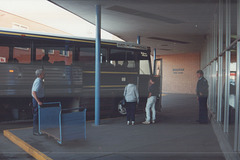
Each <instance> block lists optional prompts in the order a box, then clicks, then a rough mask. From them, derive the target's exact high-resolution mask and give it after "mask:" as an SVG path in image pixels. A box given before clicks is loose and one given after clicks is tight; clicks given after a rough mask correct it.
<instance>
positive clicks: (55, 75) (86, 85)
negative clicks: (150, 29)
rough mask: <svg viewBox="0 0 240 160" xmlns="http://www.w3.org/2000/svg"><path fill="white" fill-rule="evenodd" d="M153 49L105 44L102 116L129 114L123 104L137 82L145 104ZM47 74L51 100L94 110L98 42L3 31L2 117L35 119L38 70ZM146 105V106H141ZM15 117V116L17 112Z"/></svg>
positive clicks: (0, 58) (0, 55)
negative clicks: (33, 104)
mask: <svg viewBox="0 0 240 160" xmlns="http://www.w3.org/2000/svg"><path fill="white" fill-rule="evenodd" d="M150 53H151V50H150V47H146V46H142V45H139V44H135V43H127V42H121V41H107V40H103V41H102V42H101V55H100V67H101V69H100V70H101V72H100V73H101V74H100V96H101V98H100V103H101V111H103V110H108V111H111V114H122V115H124V114H126V109H125V108H124V107H123V106H122V105H121V104H120V103H119V102H120V101H121V100H122V99H123V91H124V87H125V86H126V85H127V82H128V79H129V78H134V79H135V83H136V85H137V87H138V90H139V93H140V105H139V106H144V105H145V101H146V98H147V96H148V90H147V84H148V80H149V76H151V75H152V65H151V61H150ZM39 68H42V69H44V71H45V73H46V76H45V79H44V85H45V97H46V101H60V102H61V103H62V106H63V107H75V106H77V107H79V106H81V107H86V108H88V110H89V111H90V110H91V109H92V110H93V109H94V89H95V86H94V85H95V79H94V77H95V40H94V39H89V38H80V37H74V36H71V37H70V36H63V35H55V34H45V33H44V34H43V33H36V32H30V31H24V32H22V31H15V30H6V29H0V76H1V78H0V102H1V103H0V114H1V115H0V117H2V118H0V119H1V120H2V121H3V120H7V119H9V118H10V117H11V115H8V114H10V113H12V112H17V114H16V113H15V116H13V119H26V118H29V116H30V115H31V87H32V83H33V81H34V79H35V78H36V77H35V70H36V69H39ZM141 104H142V105H141ZM12 115H14V113H12Z"/></svg>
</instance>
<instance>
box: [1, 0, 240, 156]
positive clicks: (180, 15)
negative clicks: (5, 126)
mask: <svg viewBox="0 0 240 160" xmlns="http://www.w3.org/2000/svg"><path fill="white" fill-rule="evenodd" d="M47 2H48V3H51V4H52V5H56V6H57V7H60V8H61V9H63V10H66V11H68V12H70V13H72V14H73V15H75V16H78V17H81V18H83V19H84V20H86V21H88V22H89V23H91V24H94V25H96V39H94V38H80V37H77V36H72V35H71V34H69V33H67V32H65V31H61V30H58V29H54V28H52V27H49V26H46V25H43V24H40V23H37V22H34V21H31V20H28V19H25V18H23V17H18V16H16V15H14V14H11V13H8V12H6V11H0V19H3V20H1V21H0V25H1V27H4V28H5V29H3V28H1V29H0V37H1V38H0V51H1V52H0V58H1V59H0V67H1V68H0V73H1V74H2V75H4V77H5V78H2V80H0V82H1V84H0V86H2V89H1V88H0V96H1V97H0V99H1V100H2V104H1V105H0V106H1V107H2V108H4V107H5V108H6V107H8V105H9V104H13V103H12V101H11V100H12V99H13V98H15V100H16V102H17V103H19V104H24V105H25V106H26V104H28V100H29V97H28V96H29V95H28V90H29V89H30V88H29V87H31V86H29V85H27V83H28V82H32V81H33V80H34V79H33V78H34V77H31V73H30V72H34V70H36V69H37V68H39V67H42V68H43V69H46V72H47V76H49V79H48V78H47V77H46V82H45V84H46V86H47V87H48V90H47V92H46V94H47V95H48V97H49V101H55V100H56V99H57V98H58V97H61V102H62V104H63V106H64V105H68V106H69V105H73V106H84V107H88V106H94V103H95V108H93V107H92V110H94V109H95V117H94V118H95V125H97V126H98V125H99V115H98V114H99V112H100V113H101V114H103V111H102V110H103V109H105V108H108V109H109V107H110V108H111V109H110V110H111V113H114V114H113V117H115V118H116V115H118V116H119V115H120V118H119V117H118V116H117V117H118V118H116V119H117V120H116V119H115V118H113V120H112V119H110V120H109V119H105V120H103V123H104V124H103V125H102V126H101V124H100V126H101V127H106V126H107V125H109V126H108V127H109V128H107V127H106V128H104V129H106V130H104V129H103V128H97V129H99V130H98V131H99V134H100V135H104V134H107V135H109V137H108V138H107V139H106V141H107V142H106V141H105V139H104V138H103V140H100V139H97V138H95V137H94V136H95V135H94V134H93V133H94V132H96V128H94V127H92V125H89V124H87V129H89V130H90V131H89V132H90V133H89V137H90V139H91V140H92V141H91V140H89V141H87V142H92V143H91V144H89V145H88V144H86V143H87V142H84V145H86V148H84V149H83V152H84V153H88V152H89V150H91V151H93V152H96V153H95V154H96V155H97V154H100V155H97V156H96V157H98V158H99V157H100V159H101V156H102V154H103V155H104V156H103V157H105V156H106V157H107V158H109V159H117V158H119V157H120V159H127V158H126V157H127V156H129V157H130V159H134V158H136V157H137V158H139V157H140V159H141V158H142V159H144V158H145V159H148V158H153V159H157V158H159V157H161V158H165V159H174V158H176V159H177V158H179V157H180V159H181V157H182V158H183V159H184V158H185V159H194V158H200V159H201V158H202V159H226V160H230V159H231V160H233V159H234V160H235V159H236V160H237V159H240V158H239V153H240V111H239V103H240V102H239V97H240V95H239V94H240V93H239V92H240V90H239V84H240V75H239V74H240V70H239V69H240V0H201V1H199V0H181V1H180V0H169V1H164V0H149V1H142V0H141V1H140V0H131V1H126V0H119V1H115V0H112V1H109V0H101V1H100V0H99V1H75V0H69V1H66V0H48V1H47ZM6 16H8V18H6V19H14V21H18V22H17V23H12V22H11V21H6V19H4V18H3V17H6ZM3 21H6V23H3ZM63 23H64V19H63ZM26 24H28V25H26ZM64 25H67V24H64ZM31 27H32V30H34V31H27V30H28V29H29V28H31ZM6 28H12V29H6ZM101 28H102V29H104V30H105V31H108V32H109V33H112V34H114V35H115V36H114V40H104V39H101V36H100V35H98V31H99V30H100V29H101ZM15 29H21V30H22V31H16V30H15ZM79 29H81V28H79ZM23 30H24V31H23ZM42 31H43V32H48V33H42ZM40 32H41V33H40ZM97 36H99V37H98V38H97ZM122 40H123V41H122ZM26 43H28V45H26ZM98 44H100V46H101V49H99V50H98V51H99V52H97V49H96V54H97V53H99V59H98V63H97V59H96V57H97V56H95V48H97V47H99V46H97V45H98ZM95 45H96V46H95ZM17 54H19V55H17ZM45 55H47V57H48V59H47V60H44V57H45ZM15 59H16V60H17V63H18V64H17V65H16V63H15V61H14V60H15ZM46 62H47V63H46ZM27 64H28V65H29V66H30V65H31V67H30V68H27V67H26V66H27ZM7 65H8V66H7ZM13 65H16V66H15V68H14V69H12V68H11V67H12V66H13ZM6 66H7V67H6ZM9 66H10V67H9ZM94 66H98V67H96V68H94ZM124 67H125V68H124ZM98 69H99V70H98ZM3 70H4V71H3ZM198 70H202V71H203V72H204V77H205V78H206V79H207V81H208V85H209V88H208V93H209V94H208V101H207V107H208V118H209V121H210V123H209V124H207V125H205V126H204V125H200V126H196V124H194V125H193V124H192V121H195V120H193V119H195V118H196V119H197V116H196V115H197V114H198V110H197V109H196V106H197V107H198V104H197V97H196V96H195V94H196V84H197V81H198V78H197V77H196V72H197V71H198ZM5 71H7V72H5ZM25 71H28V72H25ZM13 72H14V73H13ZM97 73H100V74H101V77H99V79H100V82H101V83H100V84H98V83H96V82H98V79H96V77H97ZM13 75H14V76H15V79H14V80H12V81H9V80H10V79H11V78H12V77H14V76H13ZM25 75H27V76H25ZM151 75H154V76H155V77H157V78H158V80H159V91H160V96H159V99H158V100H159V101H158V103H157V107H156V108H157V112H158V113H157V115H158V116H159V117H160V118H159V119H158V120H157V124H159V125H157V124H156V125H155V124H154V125H150V126H151V127H152V128H149V130H150V131H151V132H152V133H154V134H151V133H147V132H146V130H145V128H143V126H142V124H141V123H140V122H138V123H137V124H139V127H138V125H136V128H135V129H136V130H132V132H128V133H129V136H130V135H131V136H133V137H135V140H134V143H131V140H132V139H131V138H132V137H129V136H126V135H124V133H122V131H118V129H119V128H121V129H123V130H124V129H126V128H124V127H122V126H121V124H120V122H119V121H121V122H122V121H124V120H123V119H121V118H122V117H121V116H123V115H125V114H126V110H125V108H124V107H123V105H121V103H120V101H121V100H122V94H123V90H124V87H125V86H126V84H127V80H128V79H130V78H134V77H135V83H136V84H137V86H138V90H139V92H140V104H142V105H139V106H140V107H141V111H144V107H145V104H146V103H145V101H146V98H147V96H148V90H147V87H146V86H147V84H148V80H149V77H150V76H151ZM24 76H25V77H24ZM94 76H95V77H94ZM6 77H7V78H6ZM26 77H27V78H26ZM24 78H25V79H24ZM94 78H95V79H94ZM17 85H18V87H19V88H18V89H19V90H17V89H16V87H14V86H17ZM53 86H54V87H55V88H54V87H53ZM63 86H64V87H63ZM97 87H99V89H100V90H99V92H98V94H100V98H101V100H100V101H101V111H99V110H97V109H96V104H99V101H97V100H96V97H98V96H99V95H98V94H97V93H96V88H97ZM94 91H95V94H94ZM1 92H2V93H1ZM20 95H21V96H22V97H24V102H23V101H22V98H19V96H20ZM21 96H20V97H21ZM109 97H110V98H109ZM30 98H31V97H30ZM94 100H95V101H94ZM22 102H23V103H22ZM103 104H104V105H103ZM14 105H15V103H14ZM10 106H11V105H10ZM194 107H195V109H194ZM63 108H64V107H63ZM14 109H16V108H14ZM23 109H25V108H24V107H23ZM0 110H1V108H0ZM2 110H3V112H4V113H5V112H12V111H10V110H4V109H2ZM190 110H191V111H190ZM18 112H19V115H17V116H16V115H15V116H16V117H14V119H15V120H19V119H21V117H19V116H21V114H24V113H22V112H21V111H18ZM28 112H29V111H28ZM87 112H88V111H87ZM20 113H21V114H20ZM173 113H174V114H173ZM11 114H13V113H11ZM0 115H4V114H0ZM141 115H143V112H140V113H139V114H138V115H137V118H139V119H141ZM111 117H112V115H111ZM173 117H175V119H174V118H173ZM28 118H29V117H27V119H28ZM23 119H24V118H23ZM96 119H97V120H96ZM0 120H1V119H0ZM174 120H175V121H174ZM113 121H114V122H116V126H118V127H119V128H116V127H115V126H114V125H113V124H111V122H113ZM87 123H91V122H87ZM124 123H125V121H124ZM197 125H198V124H197ZM173 126H174V127H173ZM209 126H210V127H209ZM158 127H160V128H161V127H163V128H164V127H165V128H166V129H169V132H167V131H166V133H165V132H164V130H161V129H156V128H158ZM171 127H173V128H174V129H173V128H171ZM188 127H189V128H188ZM191 127H192V128H191ZM112 128H114V129H115V130H114V129H113V131H112V133H114V134H116V135H117V134H122V135H124V136H123V137H124V138H126V139H128V140H129V141H128V142H127V141H126V139H124V138H122V140H121V138H120V139H118V140H115V139H114V138H113V137H112V135H111V134H110V133H105V132H104V131H111V129H112ZM85 129H86V127H85ZM178 129H179V130H178ZM188 129H189V130H188ZM126 130H128V129H126ZM170 130H171V133H170ZM183 130H186V132H188V133H189V134H188V133H184V131H183ZM194 130H195V131H196V132H194ZM28 131H29V129H26V130H23V131H22V132H28ZM128 131H129V130H128ZM22 132H20V131H18V130H12V131H11V130H5V133H4V134H5V136H6V137H8V138H9V137H13V136H12V134H13V135H15V136H18V135H20V136H19V137H20V138H22V139H25V141H26V142H29V144H33V146H34V145H35V146H34V147H35V148H36V147H37V145H36V144H35V141H34V140H36V141H38V142H39V141H41V142H39V143H40V144H41V145H48V146H52V148H54V147H53V146H54V145H53V144H52V142H50V144H49V143H47V142H43V138H42V137H41V140H39V139H36V138H34V139H31V140H29V139H28V138H27V137H26V136H23V135H22V134H23V133H22ZM141 132H144V134H145V135H147V134H151V135H152V137H151V136H150V137H148V138H146V141H144V140H143V139H144V138H143V137H144V136H143V135H141V134H140V133H141ZM145 132H146V133H145ZM156 132H159V135H158V134H155V133H156ZM161 133H162V134H163V135H162V136H161ZM174 133H179V135H181V136H179V137H180V138H179V137H178V136H177V134H174ZM212 133H214V134H212ZM85 134H86V133H85ZM183 135H186V136H183ZM194 135H197V136H194ZM60 136H61V134H60ZM154 136H156V137H154ZM158 136H159V137H158ZM171 136H172V137H171ZM86 137H88V134H87V136H85V138H86ZM103 137H104V136H103ZM168 138H169V141H168V142H166V141H165V140H166V139H168ZM184 138H185V139H184ZM204 138H206V139H204ZM9 139H10V140H12V139H13V138H9ZM56 139H58V138H56ZM60 139H61V138H60ZM108 139H111V140H112V141H111V142H110V141H108ZM133 139H134V138H133ZM147 139H148V140H149V141H147ZM154 139H157V140H156V142H155V141H154ZM174 139H175V140H176V141H175V142H174ZM189 139H190V140H189ZM15 140H16V139H15ZM58 140H59V139H58ZM141 140H142V141H141ZM181 140H182V141H181ZM215 140H216V141H215ZM12 141H13V140H12ZM59 141H60V140H59ZM190 141H191V142H190ZM123 142H124V143H125V142H126V143H129V148H130V151H129V152H127V151H126V150H124V148H121V147H122V146H125V145H126V146H128V144H123ZM135 142H136V143H135ZM148 142H149V143H148ZM150 142H151V143H150ZM154 142H155V143H154ZM194 142H195V143H194ZM14 143H15V142H14ZM61 143H62V139H61ZM100 143H101V144H102V145H100ZM161 143H162V144H165V145H166V148H164V147H162V146H161V145H160V144H161ZM175 143H176V145H175V146H174V144H175ZM185 143H186V144H187V145H189V146H190V147H189V146H187V147H186V146H184V144H185ZM16 144H17V142H16ZM118 144H121V145H119V146H118V147H116V146H117V145H118ZM194 144H196V146H198V147H196V146H192V147H191V145H194ZM41 145H40V146H41ZM112 145H113V146H115V147H116V148H114V147H112ZM134 145H135V146H134ZM130 146H131V147H132V148H131V147H130ZM153 146H154V147H153ZM169 146H170V147H169ZM181 146H184V147H183V148H181ZM78 147H79V146H78ZM151 147H153V148H154V149H153V150H152V151H153V152H151ZM194 147H195V149H196V150H194ZM39 148H40V149H38V150H40V151H41V149H42V148H41V147H39ZM52 148H50V149H49V152H47V151H45V152H46V155H47V156H45V155H44V156H43V158H44V157H45V159H48V156H49V157H54V158H53V159H55V158H56V159H57V157H59V155H57V154H55V152H64V151H66V152H69V153H71V147H69V146H67V147H66V146H65V147H59V146H58V147H56V148H57V151H56V150H54V149H52ZM69 148H70V149H69ZM80 148H81V147H80ZM127 148H128V147H127ZM180 148H181V149H180ZM31 149H32V148H31ZM81 149H82V148H81ZM88 149H89V150H88ZM144 149H146V152H144ZM178 149H179V150H178ZM33 151H34V152H35V149H33ZM188 151H189V152H188ZM198 151H199V152H198ZM74 152H75V153H76V152H78V150H77V147H76V150H74ZM107 152H109V153H111V154H109V155H105V153H107ZM145 153H146V154H145ZM34 154H35V153H34ZM34 154H31V155H32V156H33V155H34ZM194 154H195V155H196V157H194ZM69 155H70V154H69ZM123 155H124V156H123ZM141 155H143V156H142V157H141ZM169 155H170V157H167V156H169ZM0 156H1V154H0ZM41 156H42V155H41ZM41 156H40V157H41ZM64 156H66V155H64ZM64 156H63V157H64ZM71 156H73V155H71ZM71 156H70V157H71ZM81 156H82V155H81ZM88 156H89V155H87V156H86V157H88ZM117 156H119V157H117ZM33 157H34V158H36V157H37V158H36V159H38V158H39V157H38V156H33ZM86 157H85V158H86ZM74 158H76V159H77V158H79V157H78V154H76V155H74V156H73V159H74ZM88 158H89V157H88ZM91 158H93V157H91ZM39 159H41V158H39Z"/></svg>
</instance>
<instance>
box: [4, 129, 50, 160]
mask: <svg viewBox="0 0 240 160" xmlns="http://www.w3.org/2000/svg"><path fill="white" fill-rule="evenodd" d="M3 135H4V136H5V137H7V138H8V139H9V140H11V141H12V142H13V143H15V144H16V145H18V146H19V147H20V148H22V149H23V150H24V151H26V152H27V153H28V154H30V155H31V156H33V157H34V158H35V159H37V160H52V158H49V157H48V156H46V155H45V154H43V153H42V152H40V151H39V150H37V149H35V148H34V147H32V146H31V145H29V144H28V143H26V142H24V141H23V140H21V139H20V138H18V137H17V136H15V135H14V134H12V133H11V132H10V131H9V130H4V131H3Z"/></svg>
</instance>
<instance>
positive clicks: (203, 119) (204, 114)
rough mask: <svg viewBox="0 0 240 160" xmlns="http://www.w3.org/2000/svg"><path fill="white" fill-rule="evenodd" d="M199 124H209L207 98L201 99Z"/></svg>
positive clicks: (199, 99)
mask: <svg viewBox="0 0 240 160" xmlns="http://www.w3.org/2000/svg"><path fill="white" fill-rule="evenodd" d="M198 101H199V122H200V123H207V122H208V110H207V97H199V98H198Z"/></svg>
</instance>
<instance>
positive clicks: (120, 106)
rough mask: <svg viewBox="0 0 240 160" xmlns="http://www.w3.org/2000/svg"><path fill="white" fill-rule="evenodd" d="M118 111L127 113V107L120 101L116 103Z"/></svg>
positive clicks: (123, 113) (122, 113)
mask: <svg viewBox="0 0 240 160" xmlns="http://www.w3.org/2000/svg"><path fill="white" fill-rule="evenodd" d="M118 113H119V114H120V115H126V114H127V109H126V107H125V106H123V105H122V104H121V103H120V102H119V103H118Z"/></svg>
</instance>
